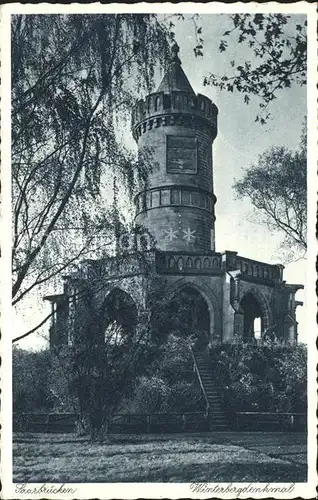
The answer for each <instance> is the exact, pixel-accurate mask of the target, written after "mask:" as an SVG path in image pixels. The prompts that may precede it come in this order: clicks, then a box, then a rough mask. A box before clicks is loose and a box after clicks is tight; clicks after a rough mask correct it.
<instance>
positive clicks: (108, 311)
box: [102, 286, 139, 334]
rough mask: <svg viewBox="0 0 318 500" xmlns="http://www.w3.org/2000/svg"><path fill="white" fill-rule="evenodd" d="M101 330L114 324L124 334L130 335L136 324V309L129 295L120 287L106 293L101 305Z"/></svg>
mask: <svg viewBox="0 0 318 500" xmlns="http://www.w3.org/2000/svg"><path fill="white" fill-rule="evenodd" d="M102 315H103V329H104V331H106V330H107V328H108V327H109V325H110V324H113V323H116V324H117V325H118V327H120V329H121V331H122V332H124V333H125V334H132V333H133V332H134V330H135V328H136V326H137V323H138V316H139V313H138V307H137V305H136V303H135V301H134V300H133V298H132V297H131V295H130V294H129V293H127V292H126V291H124V290H123V289H122V288H120V287H117V286H116V287H114V288H112V289H111V290H109V291H108V293H107V294H106V296H105V297H104V301H103V304H102Z"/></svg>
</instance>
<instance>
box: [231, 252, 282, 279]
mask: <svg viewBox="0 0 318 500" xmlns="http://www.w3.org/2000/svg"><path fill="white" fill-rule="evenodd" d="M236 261H237V268H238V269H240V271H241V276H242V277H244V276H248V277H250V278H256V279H261V280H278V281H280V280H281V279H282V269H281V267H282V266H280V265H271V264H265V263H264V262H258V261H255V260H250V259H246V258H244V257H236Z"/></svg>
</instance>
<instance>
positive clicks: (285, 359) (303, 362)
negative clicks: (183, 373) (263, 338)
mask: <svg viewBox="0 0 318 500" xmlns="http://www.w3.org/2000/svg"><path fill="white" fill-rule="evenodd" d="M210 357H211V363H212V368H213V372H214V376H215V378H216V379H217V381H218V383H219V385H220V386H221V388H222V392H223V399H224V404H225V407H226V409H227V411H228V413H229V415H231V414H232V415H233V413H235V412H239V411H260V412H299V413H305V412H306V408H307V350H306V346H304V345H301V344H300V345H297V346H280V345H275V344H267V345H261V346H257V345H251V344H231V345H221V346H217V347H213V348H212V349H211V351H210Z"/></svg>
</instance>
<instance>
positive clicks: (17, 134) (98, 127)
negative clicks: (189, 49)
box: [12, 14, 168, 304]
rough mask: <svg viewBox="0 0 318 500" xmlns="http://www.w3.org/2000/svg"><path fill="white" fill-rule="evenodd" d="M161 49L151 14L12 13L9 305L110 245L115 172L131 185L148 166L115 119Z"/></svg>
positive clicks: (160, 57)
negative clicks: (127, 142)
mask: <svg viewBox="0 0 318 500" xmlns="http://www.w3.org/2000/svg"><path fill="white" fill-rule="evenodd" d="M167 50H168V36H167V30H166V29H165V28H164V27H163V26H162V25H160V24H159V23H158V21H157V19H156V16H155V15H153V14H116V15H88V14H81V15H15V16H13V17H12V202H13V250H12V259H13V293H12V295H13V303H14V304H18V303H19V302H20V301H21V300H22V299H23V298H25V297H27V296H28V294H30V292H31V291H33V290H37V289H38V287H39V286H41V284H43V283H45V282H47V281H50V280H52V278H54V277H55V276H57V275H59V274H60V273H61V272H65V271H66V270H69V268H70V267H71V266H72V265H74V264H75V263H76V262H78V260H80V259H81V258H83V256H89V254H90V252H91V251H92V250H94V251H95V255H96V251H98V252H99V253H102V254H103V253H105V252H107V249H108V248H109V245H110V244H111V242H112V234H113V226H114V220H113V213H112V210H111V209H110V208H108V207H107V204H105V193H107V192H108V196H109V185H112V182H111V181H112V178H113V177H114V176H117V177H118V179H119V182H120V183H121V185H126V186H127V188H128V189H130V190H131V189H132V188H133V186H134V185H135V184H136V182H137V183H138V182H141V183H142V182H145V179H146V175H147V169H148V168H149V165H148V163H147V159H146V158H136V157H135V156H134V154H133V153H131V152H130V151H128V150H127V148H125V147H124V145H123V143H122V141H121V140H120V136H119V134H118V133H117V132H116V120H117V121H118V119H119V117H124V118H125V120H126V121H127V116H128V114H129V115H130V112H131V106H132V104H133V103H134V101H135V99H136V95H137V92H138V91H140V89H141V88H146V89H147V90H149V89H150V87H151V84H152V79H153V75H154V67H155V65H156V64H157V63H158V62H159V63H163V61H164V60H165V58H166V56H167ZM137 75H138V78H137ZM133 82H136V83H135V84H134V83H133ZM107 190H108V191H107Z"/></svg>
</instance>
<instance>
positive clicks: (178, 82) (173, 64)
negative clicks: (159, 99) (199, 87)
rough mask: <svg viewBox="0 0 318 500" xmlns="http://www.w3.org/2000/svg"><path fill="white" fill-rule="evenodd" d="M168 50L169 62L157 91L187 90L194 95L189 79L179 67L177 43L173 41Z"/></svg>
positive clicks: (166, 92) (168, 92) (167, 92)
mask: <svg viewBox="0 0 318 500" xmlns="http://www.w3.org/2000/svg"><path fill="white" fill-rule="evenodd" d="M170 51H171V56H170V63H169V66H168V68H167V71H166V72H165V74H164V76H163V79H162V81H161V83H160V85H159V87H158V90H157V92H164V93H165V94H170V93H171V92H174V91H177V92H188V93H190V94H192V95H195V94H194V91H193V88H192V87H191V85H190V83H189V80H188V78H187V77H186V75H185V73H184V71H183V69H182V67H181V59H180V57H179V56H178V54H179V51H180V49H179V45H178V44H177V43H174V44H173V45H172V46H171V49H170Z"/></svg>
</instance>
